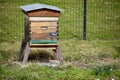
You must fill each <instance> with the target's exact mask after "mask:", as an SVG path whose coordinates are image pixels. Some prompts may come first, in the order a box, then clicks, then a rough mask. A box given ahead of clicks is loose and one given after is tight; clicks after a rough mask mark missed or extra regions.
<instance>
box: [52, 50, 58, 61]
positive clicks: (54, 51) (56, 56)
mask: <svg viewBox="0 0 120 80" xmlns="http://www.w3.org/2000/svg"><path fill="white" fill-rule="evenodd" d="M53 55H54V58H55V59H58V55H57V49H53Z"/></svg>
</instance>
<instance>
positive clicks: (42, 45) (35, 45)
mask: <svg viewBox="0 0 120 80" xmlns="http://www.w3.org/2000/svg"><path fill="white" fill-rule="evenodd" d="M55 46H58V44H31V43H30V47H55Z"/></svg>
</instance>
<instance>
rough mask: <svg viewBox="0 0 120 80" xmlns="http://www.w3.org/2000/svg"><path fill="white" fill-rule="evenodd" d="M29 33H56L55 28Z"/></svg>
mask: <svg viewBox="0 0 120 80" xmlns="http://www.w3.org/2000/svg"><path fill="white" fill-rule="evenodd" d="M30 30H31V32H37V33H50V32H56V31H57V30H56V28H48V29H30Z"/></svg>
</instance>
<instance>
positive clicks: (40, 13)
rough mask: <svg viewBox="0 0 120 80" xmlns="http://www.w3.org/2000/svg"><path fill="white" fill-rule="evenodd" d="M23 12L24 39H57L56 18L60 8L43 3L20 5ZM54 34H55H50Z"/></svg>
mask: <svg viewBox="0 0 120 80" xmlns="http://www.w3.org/2000/svg"><path fill="white" fill-rule="evenodd" d="M21 9H22V11H23V12H24V14H25V40H26V41H28V40H51V39H58V34H59V33H58V32H59V30H58V28H59V27H58V20H59V16H60V12H61V11H62V10H61V9H59V8H57V7H55V6H50V5H45V4H32V5H26V6H21ZM51 34H56V36H54V37H53V36H51Z"/></svg>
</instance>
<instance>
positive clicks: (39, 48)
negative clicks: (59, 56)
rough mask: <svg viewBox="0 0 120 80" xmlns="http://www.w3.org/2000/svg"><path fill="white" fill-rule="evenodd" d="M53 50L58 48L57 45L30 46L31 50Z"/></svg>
mask: <svg viewBox="0 0 120 80" xmlns="http://www.w3.org/2000/svg"><path fill="white" fill-rule="evenodd" d="M46 49H47V50H52V49H56V47H30V50H46Z"/></svg>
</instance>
